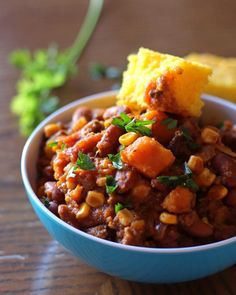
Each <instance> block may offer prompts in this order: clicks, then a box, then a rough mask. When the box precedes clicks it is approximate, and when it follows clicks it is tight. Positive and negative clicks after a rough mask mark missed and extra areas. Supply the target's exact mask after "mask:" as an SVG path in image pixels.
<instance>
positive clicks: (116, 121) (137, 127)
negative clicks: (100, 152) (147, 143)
mask: <svg viewBox="0 0 236 295" xmlns="http://www.w3.org/2000/svg"><path fill="white" fill-rule="evenodd" d="M153 123H155V121H152V120H148V121H141V120H137V119H135V118H133V119H132V118H130V117H129V116H128V115H126V114H125V113H121V114H120V117H118V118H113V120H112V124H113V125H115V126H118V127H120V128H122V129H124V130H125V131H127V132H135V133H140V134H142V135H146V136H151V134H152V132H151V129H150V128H148V127H146V126H145V125H151V124H153Z"/></svg>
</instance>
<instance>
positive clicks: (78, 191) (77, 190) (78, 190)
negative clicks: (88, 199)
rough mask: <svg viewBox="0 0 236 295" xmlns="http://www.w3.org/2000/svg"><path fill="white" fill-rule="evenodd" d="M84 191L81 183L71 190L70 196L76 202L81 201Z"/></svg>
mask: <svg viewBox="0 0 236 295" xmlns="http://www.w3.org/2000/svg"><path fill="white" fill-rule="evenodd" d="M82 191H83V187H82V186H81V185H79V184H78V185H77V186H76V188H75V189H73V190H72V191H71V192H70V197H71V198H72V199H73V200H74V201H76V202H79V200H80V198H81V193H82Z"/></svg>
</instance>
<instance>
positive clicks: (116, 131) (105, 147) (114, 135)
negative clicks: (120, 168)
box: [97, 125, 124, 157]
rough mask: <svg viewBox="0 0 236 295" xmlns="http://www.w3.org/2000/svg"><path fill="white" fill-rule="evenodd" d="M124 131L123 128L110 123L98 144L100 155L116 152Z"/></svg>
mask: <svg viewBox="0 0 236 295" xmlns="http://www.w3.org/2000/svg"><path fill="white" fill-rule="evenodd" d="M123 133H124V131H123V130H122V129H121V128H119V127H117V126H114V125H110V126H109V127H108V128H107V129H106V130H105V132H104V134H103V136H102V139H101V140H100V141H99V142H98V144H97V148H98V151H99V154H100V156H102V157H105V156H106V155H107V154H112V153H116V151H117V148H118V146H119V137H120V136H121V135H122V134H123Z"/></svg>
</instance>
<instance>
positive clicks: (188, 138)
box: [181, 127, 200, 150]
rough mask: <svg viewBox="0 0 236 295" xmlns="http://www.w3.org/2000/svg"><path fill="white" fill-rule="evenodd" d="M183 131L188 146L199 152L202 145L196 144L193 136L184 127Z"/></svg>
mask: <svg viewBox="0 0 236 295" xmlns="http://www.w3.org/2000/svg"><path fill="white" fill-rule="evenodd" d="M181 131H182V134H183V137H184V139H185V142H186V144H187V146H188V147H189V148H190V149H191V150H197V149H198V148H199V147H200V145H199V144H198V143H196V142H194V140H193V138H192V136H191V135H190V132H189V130H188V129H187V128H185V127H182V128H181Z"/></svg>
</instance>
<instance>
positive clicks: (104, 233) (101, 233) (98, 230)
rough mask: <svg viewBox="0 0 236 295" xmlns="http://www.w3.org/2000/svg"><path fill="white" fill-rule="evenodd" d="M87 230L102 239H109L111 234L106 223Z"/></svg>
mask: <svg viewBox="0 0 236 295" xmlns="http://www.w3.org/2000/svg"><path fill="white" fill-rule="evenodd" d="M86 232H87V233H88V234H90V235H92V236H95V237H97V238H101V239H107V238H108V236H109V230H108V227H107V226H106V225H105V224H101V225H97V226H94V227H90V228H88V229H87V230H86Z"/></svg>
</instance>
